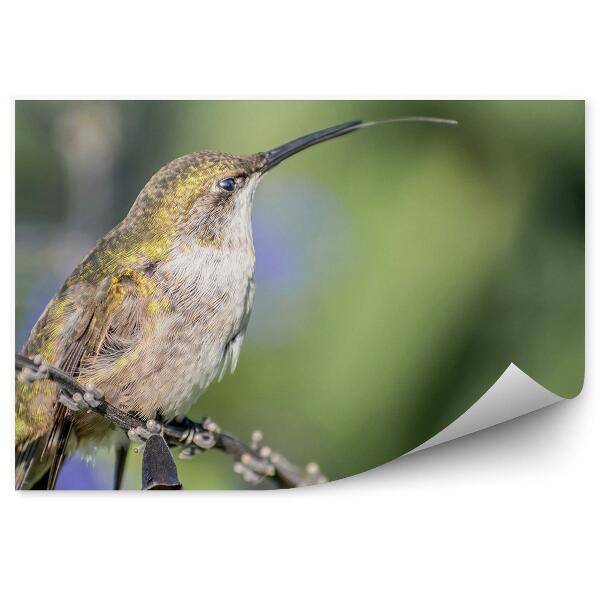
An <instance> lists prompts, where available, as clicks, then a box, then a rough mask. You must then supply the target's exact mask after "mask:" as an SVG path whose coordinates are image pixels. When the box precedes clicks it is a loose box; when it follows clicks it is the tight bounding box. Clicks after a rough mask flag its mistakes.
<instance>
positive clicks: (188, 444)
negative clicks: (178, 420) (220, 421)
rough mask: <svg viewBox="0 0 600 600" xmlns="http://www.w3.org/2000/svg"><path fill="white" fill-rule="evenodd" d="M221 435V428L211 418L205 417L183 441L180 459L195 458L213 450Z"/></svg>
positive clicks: (191, 429) (191, 428) (192, 428)
mask: <svg viewBox="0 0 600 600" xmlns="http://www.w3.org/2000/svg"><path fill="white" fill-rule="evenodd" d="M219 433H221V429H220V428H219V426H218V425H217V424H216V423H215V422H214V421H213V420H212V419H211V418H209V417H204V418H203V419H202V421H201V422H200V423H199V424H196V425H194V426H193V427H190V430H189V432H188V434H187V436H186V437H185V438H184V439H183V440H182V442H181V444H182V446H183V448H182V450H181V452H180V453H179V458H183V459H187V458H193V457H194V456H196V454H198V453H200V452H204V451H205V450H208V449H209V448H213V447H214V446H215V444H216V443H217V435H218V434H219Z"/></svg>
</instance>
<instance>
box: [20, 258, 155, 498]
mask: <svg viewBox="0 0 600 600" xmlns="http://www.w3.org/2000/svg"><path fill="white" fill-rule="evenodd" d="M148 286H149V279H148V278H147V277H146V276H145V275H144V273H143V271H141V270H135V269H132V268H127V269H122V270H120V271H118V272H116V273H115V274H113V275H110V276H106V277H104V278H103V279H102V280H101V281H99V282H98V283H95V284H91V283H89V282H86V281H76V282H73V283H71V284H69V282H67V284H65V286H64V287H63V288H62V289H61V291H60V292H59V293H58V294H57V296H56V297H55V298H54V299H53V300H52V301H51V302H50V304H49V305H48V307H47V308H46V310H45V311H44V314H43V315H42V316H41V317H40V320H39V321H38V323H37V324H36V326H35V328H34V329H33V331H32V332H31V335H30V337H29V340H28V341H27V343H26V344H25V346H24V348H23V353H24V354H26V355H27V356H35V355H41V356H42V359H43V360H44V361H47V362H49V363H51V364H53V365H54V366H57V367H60V368H61V369H63V370H64V371H66V372H67V373H69V374H70V375H73V376H74V377H76V378H78V379H80V380H85V376H84V372H85V368H86V365H89V364H90V362H92V361H97V360H105V361H109V360H114V359H115V358H116V357H118V356H122V355H123V353H125V352H127V350H128V349H130V348H131V347H132V344H133V343H134V342H135V339H136V335H138V334H139V332H140V328H141V321H142V316H143V313H144V310H145V309H146V306H147V303H148V301H149V296H150V293H149V292H150V290H149V289H148ZM57 397H58V388H57V386H56V384H54V383H52V382H50V381H45V380H42V381H35V382H33V383H32V384H23V383H21V382H17V401H16V484H17V487H18V488H19V487H22V486H23V485H25V484H26V480H32V479H37V478H39V476H40V475H41V474H43V473H44V472H45V471H46V470H47V468H48V465H50V480H49V486H50V487H52V486H53V484H54V483H55V481H56V477H57V476H58V471H59V469H60V466H61V462H62V459H63V457H64V456H65V452H66V450H67V444H68V441H69V437H70V433H71V427H72V418H71V417H72V415H71V411H69V410H68V409H67V408H66V407H65V406H64V405H63V404H61V403H59V402H57ZM36 464H37V467H38V468H37V469H36V468H34V469H33V471H35V472H34V473H30V471H32V466H35V465H36ZM28 474H29V475H31V476H29V477H28Z"/></svg>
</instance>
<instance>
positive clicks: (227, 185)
mask: <svg viewBox="0 0 600 600" xmlns="http://www.w3.org/2000/svg"><path fill="white" fill-rule="evenodd" d="M219 187H220V188H221V189H223V190H225V191H226V192H233V190H234V189H235V179H234V178H233V177H227V179H221V181H219Z"/></svg>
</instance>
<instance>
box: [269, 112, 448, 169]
mask: <svg viewBox="0 0 600 600" xmlns="http://www.w3.org/2000/svg"><path fill="white" fill-rule="evenodd" d="M419 121H420V122H425V123H438V124H442V125H457V124H458V122H457V121H453V120H451V119H438V118H435V117H399V118H396V119H385V120H382V121H348V122H347V123H342V124H341V125H335V126H334V127H328V128H327V129H321V130H320V131H315V132H314V133H309V134H308V135H303V136H302V137H299V138H297V139H295V140H292V141H291V142H288V143H287V144H283V145H282V146H277V148H273V150H269V151H268V152H262V153H261V154H262V156H263V157H264V158H265V161H266V162H265V164H264V166H263V168H262V171H263V172H266V171H268V170H269V169H272V168H273V167H274V166H276V165H278V164H279V163H280V162H282V161H284V160H285V159H286V158H289V157H290V156H292V155H294V154H296V153H297V152H301V151H302V150H305V149H306V148H310V147H311V146H315V145H316V144H320V143H321V142H325V141H326V140H331V139H333V138H336V137H340V136H341V135H346V134H347V133H352V132H353V131H356V130H357V129H362V128H363V127H371V126H372V125H383V124H386V123H414V122H419Z"/></svg>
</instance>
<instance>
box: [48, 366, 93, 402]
mask: <svg viewBox="0 0 600 600" xmlns="http://www.w3.org/2000/svg"><path fill="white" fill-rule="evenodd" d="M43 366H44V365H41V367H40V368H42V367H43ZM84 387H85V390H86V391H85V392H84V393H83V394H80V393H79V392H77V393H75V394H73V395H72V396H71V395H69V394H65V392H61V393H60V394H59V396H58V401H59V402H60V403H61V404H64V405H65V406H66V407H67V408H68V409H70V410H73V411H78V410H85V411H87V412H90V411H91V410H92V409H94V408H97V407H98V406H100V404H102V398H103V397H104V394H103V393H102V390H100V389H98V388H97V387H96V386H95V385H94V384H93V383H86V384H85V385H84Z"/></svg>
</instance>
